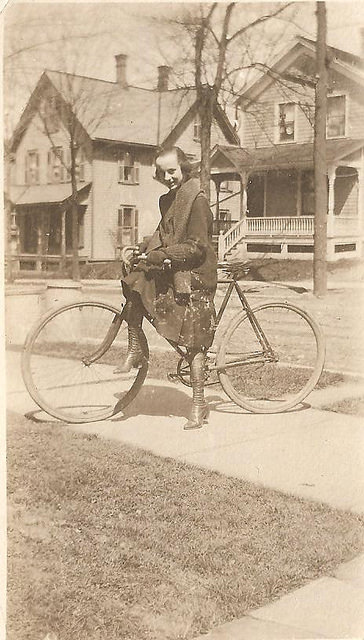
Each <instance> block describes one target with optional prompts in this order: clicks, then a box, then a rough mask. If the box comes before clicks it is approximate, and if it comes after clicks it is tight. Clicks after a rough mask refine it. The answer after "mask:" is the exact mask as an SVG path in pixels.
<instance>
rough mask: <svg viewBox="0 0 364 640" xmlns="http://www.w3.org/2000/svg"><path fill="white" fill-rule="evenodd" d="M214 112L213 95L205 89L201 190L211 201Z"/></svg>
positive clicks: (201, 112)
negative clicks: (211, 153) (211, 152)
mask: <svg viewBox="0 0 364 640" xmlns="http://www.w3.org/2000/svg"><path fill="white" fill-rule="evenodd" d="M212 112H213V93H212V91H211V90H210V89H207V88H203V89H202V91H201V97H200V101H199V115H200V120H201V173H200V182H201V188H202V189H203V190H204V191H205V194H206V197H207V199H208V201H210V151H211V126H212Z"/></svg>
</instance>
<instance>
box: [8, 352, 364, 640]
mask: <svg viewBox="0 0 364 640" xmlns="http://www.w3.org/2000/svg"><path fill="white" fill-rule="evenodd" d="M19 364H20V354H19V353H15V352H9V353H8V358H7V366H8V374H7V397H8V408H9V409H10V410H13V411H15V412H18V413H21V414H24V413H27V412H31V411H35V415H36V417H37V418H38V419H39V418H40V419H42V413H41V412H40V411H38V410H37V407H36V405H35V404H34V403H33V401H32V400H31V398H30V397H29V396H28V394H27V392H26V390H25V389H24V385H23V382H22V379H21V375H20V367H19ZM327 393H328V394H329V395H330V394H332V389H329V390H328V391H327ZM351 393H354V394H355V392H354V390H353V389H351ZM206 395H207V399H208V400H209V402H210V405H211V409H212V410H211V415H210V419H209V424H208V425H207V426H206V427H205V428H203V429H199V430H196V431H190V432H185V431H183V429H182V426H183V424H184V422H185V417H186V416H187V414H188V410H189V404H190V390H189V389H187V388H186V387H183V385H174V384H171V383H168V382H167V381H166V382H164V381H161V380H151V379H147V382H146V383H145V385H144V387H143V388H142V390H141V392H140V393H139V395H138V396H137V398H136V399H135V400H134V402H133V403H132V404H131V405H129V407H128V408H127V409H126V411H125V414H124V415H120V416H116V417H114V418H112V419H110V420H106V421H103V422H96V423H90V424H85V425H81V426H76V425H74V426H72V427H70V428H72V429H73V430H75V431H77V432H84V433H95V434H97V435H99V436H100V437H103V438H107V439H110V440H118V441H120V442H123V443H127V444H130V445H133V446H137V447H140V448H143V449H145V450H148V451H151V452H153V453H155V454H157V455H159V456H164V457H172V458H175V459H177V460H181V461H184V462H188V463H190V464H195V465H197V466H199V467H204V468H208V469H213V470H215V471H218V472H220V473H224V474H227V475H229V476H233V477H237V478H241V479H242V480H248V481H251V482H254V483H257V484H260V485H263V486H266V487H270V488H272V489H276V490H279V491H282V492H285V493H290V494H293V495H295V496H297V497H300V498H306V499H311V500H315V501H318V502H323V503H325V504H328V505H330V506H332V507H335V508H340V509H348V510H351V511H353V512H355V513H358V514H363V513H364V474H363V470H364V446H363V444H364V425H363V420H362V419H360V418H357V417H355V416H348V415H342V414H336V413H332V412H328V411H322V410H321V409H319V408H314V407H313V406H310V404H312V405H315V404H317V406H320V403H321V404H322V403H323V402H324V400H323V398H324V396H323V392H313V393H312V394H311V395H310V396H309V398H308V399H307V403H310V404H307V405H304V406H302V407H300V409H299V410H293V411H291V412H289V413H286V414H277V415H257V414H256V415H252V414H248V413H246V412H244V411H243V410H242V409H239V408H238V407H237V406H236V405H233V404H232V403H231V402H230V401H228V400H227V398H226V397H225V396H224V394H223V393H222V391H221V390H220V388H219V387H216V388H215V387H212V388H208V389H207V394H206ZM43 417H44V419H46V420H49V419H50V418H49V417H48V416H45V414H43ZM324 637H326V638H363V637H364V556H363V557H361V558H358V559H356V560H354V561H352V562H351V563H348V564H346V565H343V566H342V567H339V568H338V569H337V571H336V572H334V573H333V575H332V576H327V577H324V578H321V579H320V580H317V581H315V582H313V583H309V584H307V585H305V586H304V587H302V588H301V589H298V590H297V591H295V592H293V593H291V594H288V595H286V596H284V597H283V598H281V599H280V600H278V601H276V602H273V603H271V604H269V605H267V606H265V607H262V608H260V609H257V610H255V611H251V612H250V613H249V615H248V616H245V617H244V618H242V619H241V620H235V621H234V622H231V623H228V624H226V625H223V626H222V627H220V628H219V629H216V630H215V631H211V632H210V633H208V634H207V635H204V636H201V640H202V638H206V639H208V640H242V639H245V638H246V639H247V640H262V639H265V640H270V639H271V638H292V639H293V638H324Z"/></svg>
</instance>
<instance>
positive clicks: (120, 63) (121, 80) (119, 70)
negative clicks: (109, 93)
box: [115, 53, 128, 89]
mask: <svg viewBox="0 0 364 640" xmlns="http://www.w3.org/2000/svg"><path fill="white" fill-rule="evenodd" d="M127 58H128V56H127V55H125V53H119V54H118V55H117V56H115V62H116V82H117V84H118V85H120V87H124V89H126V88H127V86H128V83H127V81H126V61H127Z"/></svg>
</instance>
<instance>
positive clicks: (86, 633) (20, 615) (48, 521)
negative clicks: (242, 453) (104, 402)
mask: <svg viewBox="0 0 364 640" xmlns="http://www.w3.org/2000/svg"><path fill="white" fill-rule="evenodd" d="M7 456H8V458H7V459H8V527H9V536H8V554H9V562H8V573H9V576H8V633H7V639H8V640H33V639H34V640H38V639H39V640H43V638H44V637H45V636H46V634H47V633H49V634H51V633H53V634H55V637H56V638H57V640H71V639H72V640H81V639H82V640H177V639H178V640H182V639H192V638H193V637H194V636H196V635H197V634H199V633H202V632H204V631H207V630H209V629H211V628H212V627H213V626H215V625H218V624H221V623H223V622H225V621H227V620H231V619H233V618H236V617H240V616H242V615H244V613H246V612H247V611H248V610H249V609H251V608H253V607H257V606H260V605H262V604H264V603H266V602H269V601H271V600H273V599H274V598H277V597H279V596H280V595H282V594H284V593H286V592H288V591H290V590H292V589H295V588H297V587H299V586H300V585H302V584H304V583H305V582H307V581H308V580H311V579H313V578H316V577H318V576H320V575H322V574H324V573H327V572H328V571H330V569H331V568H332V567H334V566H335V565H336V564H338V563H339V562H342V561H344V560H349V559H350V558H352V557H353V556H355V555H356V554H358V553H359V552H362V551H363V548H364V518H361V517H359V516H355V515H353V514H350V513H346V512H339V511H335V510H332V509H330V508H328V507H325V506H322V505H318V504H315V503H311V502H307V501H304V500H299V499H297V498H294V497H290V496H286V495H283V494H280V493H278V492H274V491H270V490H266V489H263V488H259V487H257V486H255V485H253V484H250V483H247V482H242V481H240V480H236V479H233V478H227V477H225V476H223V475H220V474H218V473H214V472H210V471H206V470H201V469H197V468H194V467H192V466H189V465H186V464H182V463H179V462H176V461H174V460H171V459H162V458H159V457H157V456H154V455H152V454H149V453H146V452H143V451H141V450H137V449H135V448H131V447H128V446H124V445H122V444H120V443H117V442H108V441H104V440H101V439H98V438H97V437H95V436H83V435H78V434H74V433H72V431H70V430H68V429H65V428H64V427H62V426H57V425H53V426H51V425H49V424H34V423H31V422H29V421H28V420H27V419H26V418H24V417H22V416H18V415H16V414H10V415H9V420H8V451H7Z"/></svg>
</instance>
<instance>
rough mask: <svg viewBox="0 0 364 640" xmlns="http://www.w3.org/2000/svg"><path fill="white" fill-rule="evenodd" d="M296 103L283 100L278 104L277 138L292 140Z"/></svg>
mask: <svg viewBox="0 0 364 640" xmlns="http://www.w3.org/2000/svg"><path fill="white" fill-rule="evenodd" d="M295 120H296V105H295V103H294V102H285V103H282V104H279V105H278V140H279V142H294V140H295V124H296V123H295Z"/></svg>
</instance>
